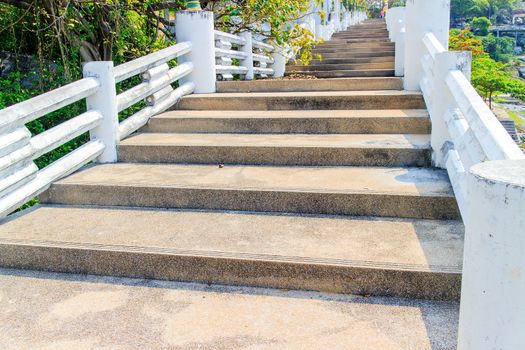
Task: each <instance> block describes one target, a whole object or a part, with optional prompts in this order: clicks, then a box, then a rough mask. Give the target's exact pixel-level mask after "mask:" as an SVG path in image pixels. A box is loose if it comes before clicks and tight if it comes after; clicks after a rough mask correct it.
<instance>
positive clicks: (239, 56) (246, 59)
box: [215, 30, 285, 80]
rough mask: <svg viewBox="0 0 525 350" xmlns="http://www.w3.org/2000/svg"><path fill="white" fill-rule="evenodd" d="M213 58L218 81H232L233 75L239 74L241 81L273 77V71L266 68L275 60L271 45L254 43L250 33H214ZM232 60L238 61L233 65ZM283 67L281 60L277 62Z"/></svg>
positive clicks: (282, 68)
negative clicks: (215, 59)
mask: <svg viewBox="0 0 525 350" xmlns="http://www.w3.org/2000/svg"><path fill="white" fill-rule="evenodd" d="M215 45H216V48H215V56H216V57H217V64H216V66H215V69H216V71H217V79H218V80H232V79H233V74H239V75H240V76H241V79H243V80H252V79H254V78H256V77H261V78H267V77H268V76H274V75H275V70H274V69H273V68H268V64H270V65H273V64H274V62H275V60H274V59H273V57H272V56H271V53H272V52H274V51H275V48H274V47H273V46H272V45H269V44H266V43H263V42H260V41H256V40H254V39H253V36H252V33H251V32H243V33H241V34H240V35H234V34H230V33H225V32H221V31H219V30H216V31H215ZM233 59H236V60H238V61H239V64H237V65H234V64H233V63H232V62H233ZM278 62H279V64H281V65H283V64H285V62H284V61H283V60H279V61H278ZM277 69H278V71H280V72H284V67H278V68H277Z"/></svg>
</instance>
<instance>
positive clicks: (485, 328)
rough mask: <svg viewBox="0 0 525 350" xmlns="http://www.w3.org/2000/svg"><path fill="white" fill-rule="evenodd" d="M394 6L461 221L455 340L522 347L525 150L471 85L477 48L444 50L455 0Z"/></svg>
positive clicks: (407, 77) (465, 347)
mask: <svg viewBox="0 0 525 350" xmlns="http://www.w3.org/2000/svg"><path fill="white" fill-rule="evenodd" d="M398 11H400V12H403V18H402V23H401V25H402V27H404V29H402V30H400V31H398V33H401V32H403V35H399V36H398V37H397V40H398V41H399V44H400V45H401V46H402V47H404V49H403V50H404V52H403V53H402V54H403V55H404V67H403V71H402V72H401V73H403V74H404V85H405V89H407V90H421V91H422V94H423V96H424V98H425V101H426V103H427V107H428V110H429V114H430V118H431V120H432V133H431V146H432V159H433V163H434V165H435V166H437V167H441V168H444V169H446V170H447V172H448V174H449V177H450V180H451V183H452V187H453V189H454V193H455V196H456V198H457V202H458V205H459V207H460V211H461V216H462V218H463V222H464V224H465V246H464V258H463V277H462V287H461V306H460V317H459V332H458V333H459V337H458V349H459V350H490V349H496V348H497V349H519V348H521V347H522V344H524V343H525V333H524V332H522V331H521V330H522V328H523V325H524V324H525V312H524V311H525V300H524V299H523V298H522V296H523V295H524V294H525V283H524V278H523V276H525V254H524V250H523V247H525V234H524V232H525V156H524V154H523V152H522V151H521V150H520V149H519V147H518V146H517V144H516V143H515V142H514V141H513V140H512V138H511V136H510V135H509V134H508V133H507V132H506V130H505V129H504V127H503V126H502V125H501V123H500V122H499V121H498V120H497V118H496V116H495V115H494V113H492V111H491V110H490V108H489V107H488V106H487V104H486V103H485V102H484V101H483V99H482V98H481V97H480V96H479V94H478V93H477V92H476V90H475V88H474V87H473V86H472V85H471V83H470V66H471V53H470V52H453V51H448V36H449V21H450V0H432V1H430V0H409V1H407V7H406V9H401V10H398ZM394 14H395V13H394ZM395 17H396V16H395V15H393V16H392V17H391V19H390V20H389V21H387V23H389V24H388V25H389V29H391V30H395V27H396V24H395V23H396V20H395ZM399 18H400V17H398V18H397V20H399ZM398 25H399V22H398ZM398 28H399V26H398ZM394 37H395V35H394ZM401 46H400V47H401ZM397 54H398V52H397V42H396V56H397ZM397 60H398V58H397V57H396V67H397V63H398V62H397Z"/></svg>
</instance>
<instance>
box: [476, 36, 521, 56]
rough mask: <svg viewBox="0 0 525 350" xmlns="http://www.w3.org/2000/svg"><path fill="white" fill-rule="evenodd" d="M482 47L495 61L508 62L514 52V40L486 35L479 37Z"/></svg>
mask: <svg viewBox="0 0 525 350" xmlns="http://www.w3.org/2000/svg"><path fill="white" fill-rule="evenodd" d="M481 42H482V44H483V49H484V51H485V52H486V53H488V54H489V55H490V57H491V58H492V59H494V60H496V61H500V62H504V63H508V62H509V61H510V59H511V57H512V55H513V53H514V40H512V38H509V37H500V38H497V37H495V36H494V35H492V34H491V35H487V36H485V37H482V38H481Z"/></svg>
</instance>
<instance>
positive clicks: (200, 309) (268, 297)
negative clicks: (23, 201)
mask: <svg viewBox="0 0 525 350" xmlns="http://www.w3.org/2000/svg"><path fill="white" fill-rule="evenodd" d="M0 310H1V311H0V316H1V318H2V322H1V323H0V348H2V349H9V350H11V349H13V350H14V349H29V348H32V349H36V348H38V349H251V350H254V349H258V350H262V349H334V350H337V349H345V350H377V349H382V350H453V349H455V348H456V344H455V339H456V329H457V322H458V321H457V320H458V304H457V303H453V302H428V301H420V300H407V299H394V298H363V297H354V296H340V295H334V294H321V293H313V292H291V291H280V290H267V289H254V288H236V287H220V286H207V285H200V284H186V283H172V282H160V281H155V280H150V281H146V280H136V279H120V278H106V277H93V276H78V275H63V274H49V273H36V272H23V271H17V270H2V269H0Z"/></svg>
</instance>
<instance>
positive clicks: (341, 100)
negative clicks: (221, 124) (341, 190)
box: [172, 90, 426, 110]
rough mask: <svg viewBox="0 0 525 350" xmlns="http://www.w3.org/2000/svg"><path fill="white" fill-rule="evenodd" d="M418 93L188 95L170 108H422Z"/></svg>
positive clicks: (331, 92) (392, 91) (322, 92)
mask: <svg viewBox="0 0 525 350" xmlns="http://www.w3.org/2000/svg"><path fill="white" fill-rule="evenodd" d="M422 108H426V106H425V101H424V100H423V97H422V95H421V93H418V92H406V91H396V90H388V91H370V92H367V91H336V92H333V91H319V92H281V93H272V92H266V93H262V92H258V93H216V94H200V95H189V96H186V97H184V98H183V99H182V100H181V101H180V102H179V103H178V104H176V105H175V106H174V107H173V108H172V109H186V110H210V109H211V110H316V109H324V110H326V109H333V110H342V109H422Z"/></svg>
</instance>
